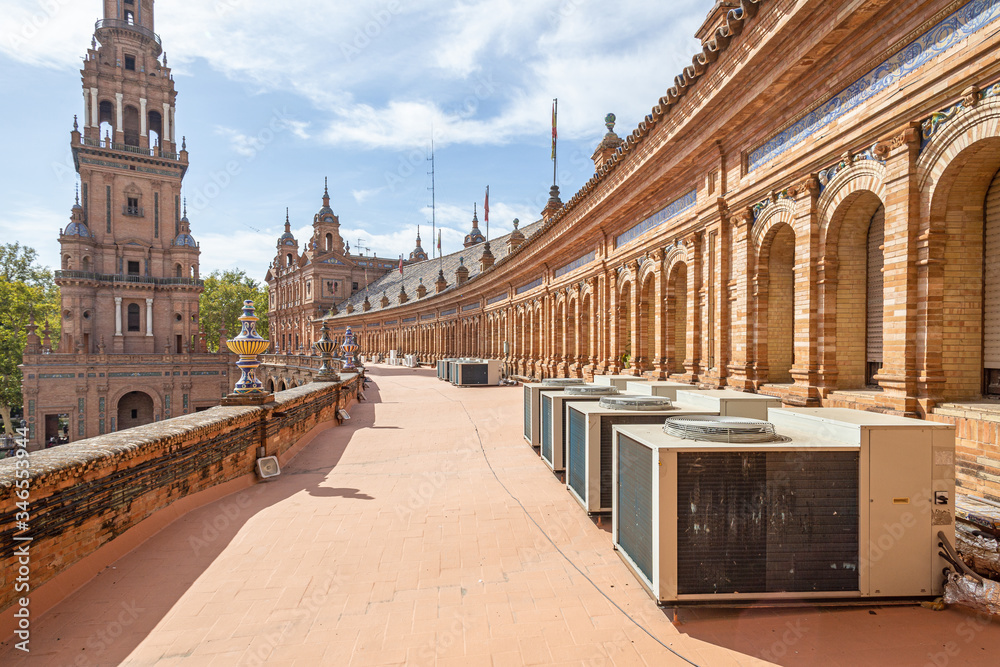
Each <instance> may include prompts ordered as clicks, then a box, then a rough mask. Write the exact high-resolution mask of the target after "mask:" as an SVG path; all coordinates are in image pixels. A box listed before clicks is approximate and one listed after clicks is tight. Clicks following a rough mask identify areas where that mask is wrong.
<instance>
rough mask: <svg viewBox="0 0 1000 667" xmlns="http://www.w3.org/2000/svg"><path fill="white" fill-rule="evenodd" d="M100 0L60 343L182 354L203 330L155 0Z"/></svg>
mask: <svg viewBox="0 0 1000 667" xmlns="http://www.w3.org/2000/svg"><path fill="white" fill-rule="evenodd" d="M103 1H104V18H103V19H101V20H99V21H98V22H97V25H96V26H95V31H94V37H93V39H92V40H91V48H90V49H89V50H88V51H87V55H86V57H85V58H84V63H83V69H82V70H81V72H80V74H81V77H82V81H83V114H82V122H81V121H80V119H79V118H78V119H75V120H74V124H73V132H72V133H71V147H72V151H73V159H74V163H75V166H76V169H77V172H78V173H79V176H80V201H79V203H78V205H77V206H76V207H74V209H73V212H72V216H71V221H70V225H69V226H68V227H66V228H65V229H64V230H63V231H62V232H61V233H60V237H59V241H60V245H61V246H62V262H61V264H62V266H61V269H62V270H61V271H59V272H58V273H57V275H56V281H57V283H58V284H59V286H60V287H61V288H62V301H63V303H62V308H63V318H64V325H63V336H62V340H61V341H60V349H63V350H64V351H72V350H75V349H77V348H80V346H82V348H83V349H82V351H83V352H85V353H93V352H96V351H97V346H98V344H99V342H100V341H101V340H105V341H106V342H107V349H108V351H109V352H111V353H112V354H120V353H129V354H136V353H142V354H149V353H162V352H164V351H165V350H169V351H171V352H177V353H179V352H183V351H184V350H185V349H193V347H194V342H193V341H194V338H195V336H196V334H197V333H198V326H197V320H198V295H199V293H200V292H201V282H200V281H199V280H198V274H199V268H198V256H199V255H200V252H201V251H200V249H199V248H198V244H197V243H196V242H195V241H194V238H193V237H192V236H191V233H190V229H189V221H188V220H187V215H186V212H184V213H182V211H183V208H182V203H181V182H182V180H183V178H184V174H185V172H186V171H187V167H188V153H187V149H186V145H185V142H184V141H183V140H182V141H181V142H180V149H179V150H178V141H177V136H176V126H175V122H176V113H175V112H176V102H177V91H176V90H175V89H174V81H173V78H172V76H171V74H170V68H169V67H168V66H167V56H166V54H165V53H164V52H163V46H162V43H161V41H160V37H159V35H157V34H156V33H155V32H154V30H153V26H154V9H153V0H103ZM81 126H82V127H81ZM154 325H155V326H154Z"/></svg>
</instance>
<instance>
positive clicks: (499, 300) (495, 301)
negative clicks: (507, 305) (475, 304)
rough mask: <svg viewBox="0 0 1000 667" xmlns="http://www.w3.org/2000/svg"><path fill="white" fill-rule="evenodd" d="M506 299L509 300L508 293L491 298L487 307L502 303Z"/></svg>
mask: <svg viewBox="0 0 1000 667" xmlns="http://www.w3.org/2000/svg"><path fill="white" fill-rule="evenodd" d="M506 298H507V293H506V292H503V293H502V294H497V295H496V296H494V297H492V298H490V299H489V300H488V301H487V302H486V305H487V306H492V305H493V304H494V303H500V302H501V301H503V300H504V299H506Z"/></svg>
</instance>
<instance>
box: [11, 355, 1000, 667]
mask: <svg viewBox="0 0 1000 667" xmlns="http://www.w3.org/2000/svg"><path fill="white" fill-rule="evenodd" d="M371 375H372V376H373V378H374V380H375V381H374V383H373V386H372V388H371V389H370V390H369V392H368V398H369V401H368V402H365V403H362V404H360V405H358V406H356V407H355V408H353V410H352V419H351V421H350V422H348V425H347V426H345V427H341V428H332V429H329V430H327V431H325V432H323V433H322V434H321V435H320V436H318V437H317V438H316V439H315V440H314V441H313V442H312V443H311V444H310V445H309V446H308V447H307V448H306V449H305V450H304V451H303V452H302V453H301V454H300V455H299V456H298V457H297V458H296V459H295V460H294V461H293V462H292V463H291V464H289V465H288V466H286V468H285V470H284V471H283V475H282V476H281V477H280V478H278V479H277V480H275V481H273V482H270V483H267V484H260V485H257V486H255V487H253V488H251V489H249V490H247V491H244V492H241V493H238V494H235V495H233V496H229V497H228V498H225V499H223V500H221V501H218V502H216V503H213V504H211V505H208V506H206V507H204V508H202V509H200V510H197V511H195V512H192V513H190V514H188V515H187V516H185V517H184V518H182V519H180V520H178V521H176V522H175V523H174V524H172V525H170V526H169V527H168V528H167V529H165V530H163V531H162V532H160V533H159V534H157V535H156V536H155V537H154V538H153V539H151V540H149V541H148V542H146V543H145V544H143V545H142V546H141V547H140V548H138V549H136V550H135V551H134V552H132V553H130V554H129V555H128V556H126V557H124V558H122V559H121V560H119V561H118V562H117V563H115V564H114V566H113V567H110V568H108V569H106V570H105V571H104V572H103V573H102V574H101V575H100V576H98V577H97V578H96V579H95V580H94V581H92V582H91V583H90V584H88V585H87V586H86V587H84V588H83V589H82V590H80V591H79V592H77V593H76V594H74V595H73V596H72V597H70V598H69V599H68V600H66V601H65V602H63V603H62V604H61V605H59V606H58V607H57V608H56V609H54V610H53V611H52V612H50V613H49V614H47V615H45V616H44V617H42V618H40V619H37V620H36V621H35V624H34V625H33V628H32V629H33V637H32V644H31V645H32V649H33V650H32V653H31V656H30V660H27V661H25V660H23V659H22V658H21V657H20V656H18V655H17V654H16V652H15V651H12V650H11V649H10V647H4V648H3V649H0V664H3V665H18V664H30V665H116V664H126V665H174V664H185V665H225V666H227V667H228V666H233V665H255V664H263V663H265V662H266V663H267V664H270V665H302V666H308V667H314V666H317V665H393V664H412V665H433V664H437V665H463V666H464V665H527V664H567V665H570V664H572V665H588V666H590V665H609V664H615V665H642V664H648V665H682V664H687V663H685V662H684V661H682V660H681V659H679V658H677V657H675V656H673V655H672V654H671V653H669V652H668V651H667V650H666V649H665V648H664V647H663V646H662V645H661V643H660V642H662V644H665V645H667V646H670V647H671V648H672V649H674V650H676V651H677V652H678V653H680V654H681V655H683V656H685V657H686V658H687V659H689V660H690V661H691V662H692V663H694V664H697V665H702V666H704V667H708V666H716V665H752V664H761V660H760V658H761V657H763V658H770V659H772V660H773V661H774V662H777V663H780V664H796V665H845V666H846V665H851V666H856V665H880V666H884V665H925V664H926V665H936V666H937V667H942V666H944V665H949V666H954V665H995V664H997V656H998V655H1000V628H998V627H997V626H996V625H989V624H984V623H982V622H979V621H978V620H977V619H976V618H975V617H973V616H971V615H967V614H964V613H962V612H960V611H956V610H949V611H946V612H941V613H935V612H930V611H927V610H923V609H920V608H913V607H905V608H900V607H897V608H878V609H871V610H869V609H848V610H842V609H841V610H811V609H807V610H795V611H790V610H778V611H759V610H756V611H742V612H734V611H728V612H727V611H707V610H699V611H682V612H681V615H680V619H681V623H680V624H679V626H677V627H675V626H674V625H673V624H672V623H671V622H670V621H671V618H670V617H668V615H667V614H666V613H665V612H664V611H661V610H660V609H658V608H657V607H656V606H655V605H654V604H653V603H652V602H651V601H650V599H649V598H648V597H647V596H646V595H645V594H644V593H643V591H642V590H641V589H640V588H639V587H638V586H637V585H636V583H635V581H634V580H633V578H632V576H631V575H630V574H629V572H628V571H627V570H626V569H625V567H624V566H623V565H622V564H621V562H620V561H619V560H618V558H617V556H616V555H615V554H614V552H613V551H612V549H611V544H610V536H609V534H608V532H607V530H606V529H607V526H606V525H605V526H604V527H598V526H597V525H595V524H594V523H593V522H592V521H591V520H590V519H588V518H587V517H586V515H585V514H584V513H583V512H582V511H580V510H579V508H578V506H577V505H575V504H574V503H573V502H572V501H571V500H570V498H569V496H568V495H567V493H566V492H565V490H564V489H563V487H562V486H561V485H560V484H559V483H558V482H557V480H556V478H554V477H553V476H552V475H551V474H550V473H549V472H548V471H547V470H546V468H545V467H544V466H543V465H542V464H541V462H540V461H539V460H538V457H537V456H536V455H535V454H534V453H533V452H532V450H531V449H530V448H529V447H527V446H526V445H525V444H524V442H523V440H522V439H521V437H520V434H519V427H520V424H521V413H520V410H521V390H520V389H519V388H479V389H472V388H470V389H459V388H455V387H451V386H449V385H447V384H445V383H443V382H439V381H437V380H436V379H435V378H434V377H433V374H432V373H431V372H430V371H426V370H421V371H413V370H408V369H399V368H389V367H377V368H374V369H372V373H371ZM473 425H475V427H474V426H473ZM484 453H485V456H484ZM494 472H495V473H496V477H494ZM518 501H520V504H519V502H518ZM522 504H523V507H522ZM536 523H537V525H536ZM606 523H607V522H606ZM549 538H551V540H552V542H550V541H549ZM584 575H586V576H584ZM630 618H631V619H634V621H635V622H633V620H630ZM637 624H638V625H637ZM639 626H641V628H640V627H639ZM647 631H648V633H647ZM650 635H652V636H650ZM654 637H655V639H654ZM750 656H757V657H750Z"/></svg>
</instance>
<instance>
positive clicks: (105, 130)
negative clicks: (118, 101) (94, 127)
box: [98, 100, 115, 141]
mask: <svg viewBox="0 0 1000 667" xmlns="http://www.w3.org/2000/svg"><path fill="white" fill-rule="evenodd" d="M98 120H99V122H100V132H101V136H100V138H101V140H102V141H103V140H104V139H107V140H108V141H114V140H115V137H114V134H115V105H114V103H113V102H111V101H109V100H102V101H101V103H100V105H99V106H98Z"/></svg>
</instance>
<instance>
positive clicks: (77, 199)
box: [76, 183, 80, 204]
mask: <svg viewBox="0 0 1000 667" xmlns="http://www.w3.org/2000/svg"><path fill="white" fill-rule="evenodd" d="M76 203H77V204H79V203H80V184H79V183H77V184H76Z"/></svg>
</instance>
